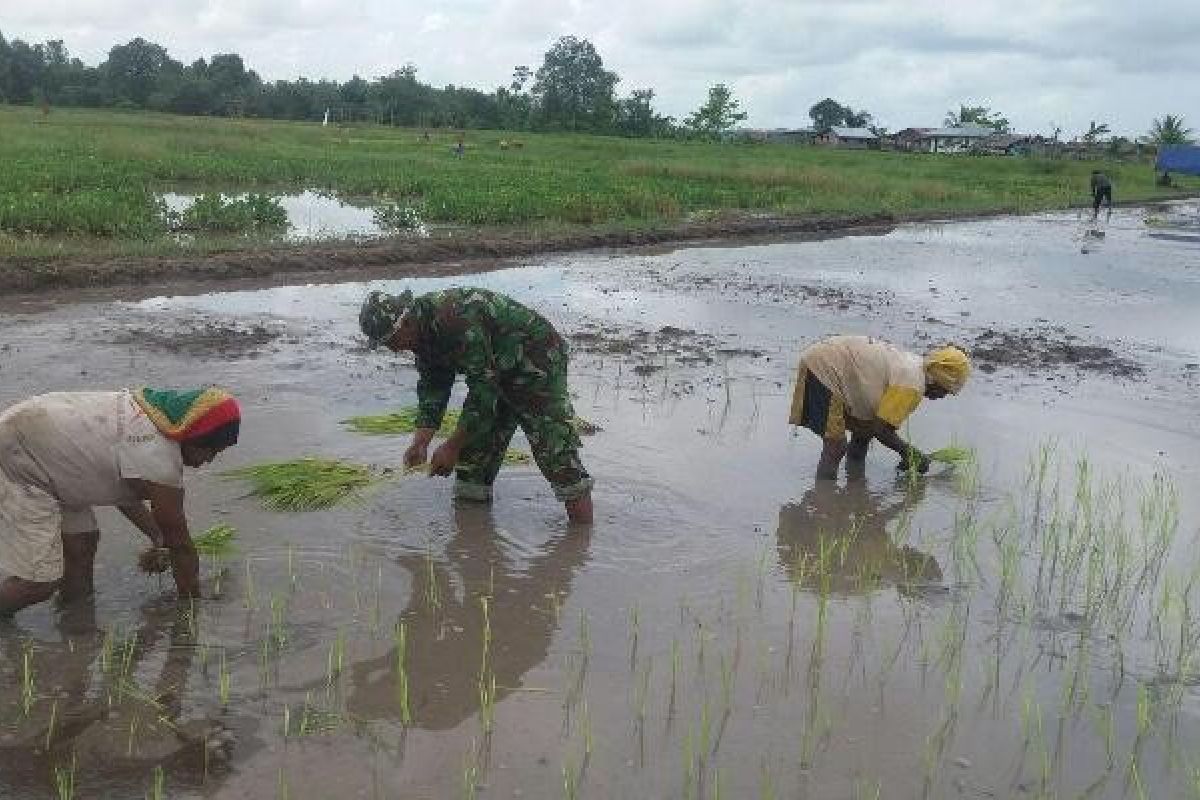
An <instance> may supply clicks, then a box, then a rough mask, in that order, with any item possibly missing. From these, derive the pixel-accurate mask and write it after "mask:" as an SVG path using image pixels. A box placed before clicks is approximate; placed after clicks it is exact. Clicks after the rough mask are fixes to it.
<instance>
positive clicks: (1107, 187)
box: [1091, 169, 1113, 220]
mask: <svg viewBox="0 0 1200 800" xmlns="http://www.w3.org/2000/svg"><path fill="white" fill-rule="evenodd" d="M1091 186H1092V219H1093V220H1094V219H1096V218H1097V217H1099V216H1100V204H1101V203H1102V202H1103V203H1107V205H1108V213H1109V215H1110V216H1111V215H1112V203H1113V199H1112V181H1110V180H1109V179H1108V176H1107V175H1105V174H1104V173H1103V172H1101V171H1100V170H1098V169H1094V170H1092V182H1091Z"/></svg>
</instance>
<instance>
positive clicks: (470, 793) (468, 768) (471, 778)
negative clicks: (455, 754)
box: [462, 744, 479, 800]
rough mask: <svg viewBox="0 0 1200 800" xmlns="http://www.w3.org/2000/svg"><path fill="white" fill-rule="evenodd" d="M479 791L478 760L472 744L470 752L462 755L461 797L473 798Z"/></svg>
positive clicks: (471, 799) (473, 799)
mask: <svg viewBox="0 0 1200 800" xmlns="http://www.w3.org/2000/svg"><path fill="white" fill-rule="evenodd" d="M478 792H479V761H478V757H477V756H476V753H475V746H474V744H472V746H471V752H470V753H468V754H467V755H466V756H464V757H463V767H462V798H463V800H475V797H476V796H477V794H478Z"/></svg>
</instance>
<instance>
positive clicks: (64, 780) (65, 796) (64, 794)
mask: <svg viewBox="0 0 1200 800" xmlns="http://www.w3.org/2000/svg"><path fill="white" fill-rule="evenodd" d="M54 788H55V790H56V791H57V793H58V800H74V798H75V754H74V753H71V766H70V767H64V766H61V765H58V764H56V765H55V767H54Z"/></svg>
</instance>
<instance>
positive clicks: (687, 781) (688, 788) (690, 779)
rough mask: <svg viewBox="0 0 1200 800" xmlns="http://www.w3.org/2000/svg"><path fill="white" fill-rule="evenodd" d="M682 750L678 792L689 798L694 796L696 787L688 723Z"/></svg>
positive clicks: (690, 728)
mask: <svg viewBox="0 0 1200 800" xmlns="http://www.w3.org/2000/svg"><path fill="white" fill-rule="evenodd" d="M682 751H683V752H682V755H683V791H682V792H681V793H680V794H681V796H682V797H684V798H691V797H693V796H694V791H695V788H696V754H695V748H694V747H693V745H692V726H691V725H690V724H689V725H688V729H687V733H685V734H684V736H683V743H682Z"/></svg>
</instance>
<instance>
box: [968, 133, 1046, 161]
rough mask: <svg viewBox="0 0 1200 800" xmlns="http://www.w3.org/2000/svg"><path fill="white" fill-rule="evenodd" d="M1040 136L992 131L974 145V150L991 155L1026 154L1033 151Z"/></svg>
mask: <svg viewBox="0 0 1200 800" xmlns="http://www.w3.org/2000/svg"><path fill="white" fill-rule="evenodd" d="M1040 138H1041V137H1038V136H1029V135H1025V134H1019V133H993V134H992V135H991V136H988V137H987V138H985V139H982V140H980V141H979V142H978V143H977V144H976V145H975V150H976V151H977V152H980V153H985V154H987V155H991V156H1027V155H1031V154H1033V152H1034V148H1035V146H1036V145H1037V144H1038V142H1039V140H1040Z"/></svg>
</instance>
